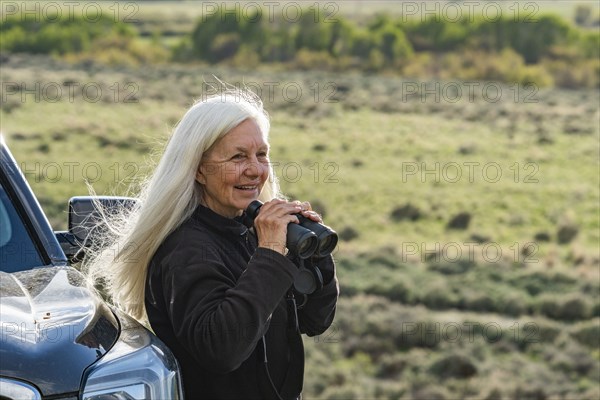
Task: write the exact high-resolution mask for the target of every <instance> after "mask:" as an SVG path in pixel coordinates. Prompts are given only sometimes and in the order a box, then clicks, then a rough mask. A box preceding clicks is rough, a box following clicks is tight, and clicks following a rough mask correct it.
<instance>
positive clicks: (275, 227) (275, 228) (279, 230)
mask: <svg viewBox="0 0 600 400" xmlns="http://www.w3.org/2000/svg"><path fill="white" fill-rule="evenodd" d="M295 214H301V215H303V216H304V217H306V218H309V219H311V220H313V221H316V222H319V223H320V222H322V220H321V217H320V216H319V214H317V213H316V212H314V211H312V208H311V206H310V203H309V202H307V201H306V202H303V203H301V202H299V201H292V202H288V201H285V200H279V199H275V200H271V201H268V202H266V203H265V204H263V205H262V207H261V208H260V211H259V213H258V216H257V217H256V218H255V219H254V228H255V229H256V234H257V236H258V246H259V247H266V248H269V249H271V250H275V251H277V252H279V253H281V254H284V255H285V253H286V238H287V226H288V224H290V223H294V224H297V223H299V222H300V221H298V217H297V216H296V215H295Z"/></svg>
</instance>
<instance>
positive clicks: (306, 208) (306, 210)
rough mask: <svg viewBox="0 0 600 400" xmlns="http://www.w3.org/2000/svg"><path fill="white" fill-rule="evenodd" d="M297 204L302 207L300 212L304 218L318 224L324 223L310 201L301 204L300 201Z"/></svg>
mask: <svg viewBox="0 0 600 400" xmlns="http://www.w3.org/2000/svg"><path fill="white" fill-rule="evenodd" d="M295 203H297V204H298V205H300V207H302V211H300V214H302V216H304V217H306V218H308V219H310V220H312V221H315V222H318V223H320V224H321V223H323V218H321V216H320V215H319V213H317V212H316V211H313V209H312V206H311V205H310V203H309V202H308V201H304V202H300V201H295Z"/></svg>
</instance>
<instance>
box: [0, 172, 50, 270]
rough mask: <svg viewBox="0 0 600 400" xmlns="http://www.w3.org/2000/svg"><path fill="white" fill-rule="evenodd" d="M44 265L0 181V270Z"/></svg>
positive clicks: (25, 268) (24, 268)
mask: <svg viewBox="0 0 600 400" xmlns="http://www.w3.org/2000/svg"><path fill="white" fill-rule="evenodd" d="M41 265H44V263H43V261H42V259H41V257H40V255H39V253H38V251H37V249H36V247H35V244H34V243H33V240H32V238H31V236H30V235H29V232H28V231H27V229H26V227H25V224H24V223H23V220H22V219H21V217H20V216H19V214H18V213H17V210H16V209H15V207H14V205H13V204H12V202H11V200H10V198H9V197H8V194H7V193H6V190H4V187H3V186H2V183H0V271H4V272H17V271H24V270H27V269H31V268H33V267H39V266H41Z"/></svg>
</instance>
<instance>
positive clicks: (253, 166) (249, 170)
mask: <svg viewBox="0 0 600 400" xmlns="http://www.w3.org/2000/svg"><path fill="white" fill-rule="evenodd" d="M267 169H268V167H267V165H265V164H264V163H261V162H259V161H258V159H257V158H254V159H253V160H250V161H249V162H248V163H247V164H246V168H245V169H244V175H246V176H249V177H253V178H254V177H258V176H262V175H263V174H264V173H265V172H266V170H267Z"/></svg>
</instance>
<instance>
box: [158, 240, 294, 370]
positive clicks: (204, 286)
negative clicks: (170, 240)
mask: <svg viewBox="0 0 600 400" xmlns="http://www.w3.org/2000/svg"><path fill="white" fill-rule="evenodd" d="M177 247H178V248H177V249H176V250H175V251H173V252H171V253H170V254H171V255H172V256H171V257H170V260H163V264H166V265H162V268H163V276H162V281H163V295H164V298H165V300H166V302H167V311H168V314H169V318H170V319H171V324H172V327H173V330H174V333H175V336H176V337H177V340H178V341H179V342H180V343H181V344H182V345H183V346H184V348H185V349H186V350H187V351H189V352H190V354H191V355H192V356H193V357H194V358H195V359H196V361H197V362H198V363H199V364H200V365H202V366H204V367H206V368H207V369H211V370H212V371H214V372H220V373H227V372H230V371H233V370H235V369H237V368H238V367H239V366H240V365H241V364H242V362H244V361H245V360H246V359H247V358H248V357H249V356H250V355H251V354H252V352H253V350H254V349H255V347H256V344H257V342H258V341H259V340H260V338H261V337H262V336H263V335H264V334H265V332H266V331H267V329H268V327H269V320H270V318H271V314H272V312H273V311H274V310H275V308H276V307H277V305H278V304H279V302H280V301H281V299H282V298H283V297H284V295H285V293H286V291H287V290H288V288H289V287H290V285H291V284H292V282H293V281H294V276H295V272H296V271H297V268H296V267H295V266H294V264H293V263H291V262H290V261H289V260H287V259H286V258H285V257H283V256H282V255H280V254H279V253H277V252H275V251H272V250H269V249H265V248H258V249H257V250H256V252H255V253H254V255H253V256H252V258H251V260H250V262H249V263H248V266H247V268H246V270H245V271H244V272H243V273H242V274H241V276H240V277H239V279H237V282H236V279H235V276H234V275H233V273H232V272H231V270H230V268H228V267H227V266H226V265H224V264H223V261H222V257H220V256H219V254H218V253H217V251H215V250H214V249H213V251H211V250H210V248H209V249H206V248H203V249H202V250H200V249H199V248H198V246H197V244H196V246H194V243H187V244H184V245H179V246H177ZM175 259H177V262H174V260H175Z"/></svg>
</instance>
